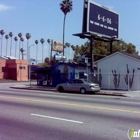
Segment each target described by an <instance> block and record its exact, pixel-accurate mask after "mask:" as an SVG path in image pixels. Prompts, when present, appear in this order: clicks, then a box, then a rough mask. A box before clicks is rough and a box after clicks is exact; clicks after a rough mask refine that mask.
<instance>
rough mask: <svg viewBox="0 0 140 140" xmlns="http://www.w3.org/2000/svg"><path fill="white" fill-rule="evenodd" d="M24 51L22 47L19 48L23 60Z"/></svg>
mask: <svg viewBox="0 0 140 140" xmlns="http://www.w3.org/2000/svg"><path fill="white" fill-rule="evenodd" d="M24 51H25V50H24V49H23V48H20V52H21V54H22V60H24V54H23V53H24Z"/></svg>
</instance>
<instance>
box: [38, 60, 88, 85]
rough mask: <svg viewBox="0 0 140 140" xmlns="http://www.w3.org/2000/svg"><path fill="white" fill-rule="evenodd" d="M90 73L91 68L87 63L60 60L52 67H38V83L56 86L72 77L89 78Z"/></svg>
mask: <svg viewBox="0 0 140 140" xmlns="http://www.w3.org/2000/svg"><path fill="white" fill-rule="evenodd" d="M88 73H90V68H89V67H87V66H86V65H82V64H75V63H64V62H60V63H58V64H56V65H55V66H52V67H47V68H38V70H37V83H38V85H47V84H48V83H49V84H50V83H51V85H52V86H56V85H57V84H59V83H64V82H67V81H68V80H70V79H78V78H82V79H83V78H86V79H87V75H88Z"/></svg>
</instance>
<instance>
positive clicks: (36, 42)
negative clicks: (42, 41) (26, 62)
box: [35, 40, 38, 64]
mask: <svg viewBox="0 0 140 140" xmlns="http://www.w3.org/2000/svg"><path fill="white" fill-rule="evenodd" d="M35 44H36V64H37V54H38V40H35Z"/></svg>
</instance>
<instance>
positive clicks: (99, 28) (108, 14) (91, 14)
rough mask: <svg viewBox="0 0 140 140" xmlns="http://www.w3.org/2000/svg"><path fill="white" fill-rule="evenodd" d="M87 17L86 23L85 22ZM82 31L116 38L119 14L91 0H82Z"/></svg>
mask: <svg viewBox="0 0 140 140" xmlns="http://www.w3.org/2000/svg"><path fill="white" fill-rule="evenodd" d="M85 19H87V20H86V21H87V24H85ZM83 32H89V33H92V34H94V35H97V36H101V37H102V36H103V37H108V38H112V37H115V38H118V34H119V14H118V13H116V12H114V11H112V10H110V9H108V8H106V7H103V6H101V5H99V4H97V3H95V2H92V1H91V0H85V1H84V15H83Z"/></svg>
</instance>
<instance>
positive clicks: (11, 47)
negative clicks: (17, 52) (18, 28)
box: [10, 37, 12, 56]
mask: <svg viewBox="0 0 140 140" xmlns="http://www.w3.org/2000/svg"><path fill="white" fill-rule="evenodd" d="M11 51H12V37H11V45H10V56H11Z"/></svg>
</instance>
